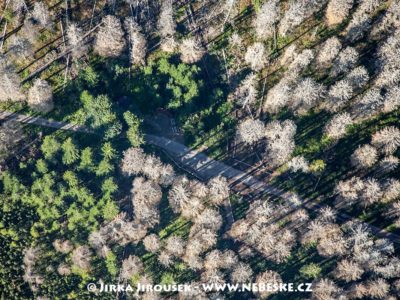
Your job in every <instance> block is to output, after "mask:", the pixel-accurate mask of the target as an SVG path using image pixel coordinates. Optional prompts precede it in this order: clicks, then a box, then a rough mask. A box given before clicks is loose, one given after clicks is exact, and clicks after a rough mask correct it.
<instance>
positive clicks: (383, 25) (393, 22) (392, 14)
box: [372, 1, 400, 36]
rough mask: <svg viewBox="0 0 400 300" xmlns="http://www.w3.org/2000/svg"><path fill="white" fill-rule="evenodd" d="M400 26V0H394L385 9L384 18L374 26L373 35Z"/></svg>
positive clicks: (389, 31) (393, 29)
mask: <svg viewBox="0 0 400 300" xmlns="http://www.w3.org/2000/svg"><path fill="white" fill-rule="evenodd" d="M399 27H400V2H398V1H392V2H390V4H389V7H388V8H387V10H386V11H385V14H384V16H383V18H382V19H381V20H380V21H379V23H378V24H377V25H376V26H374V28H373V31H372V36H377V35H378V34H383V33H391V32H393V31H395V30H396V29H397V28H399Z"/></svg>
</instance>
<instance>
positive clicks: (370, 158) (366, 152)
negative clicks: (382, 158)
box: [351, 145, 378, 168]
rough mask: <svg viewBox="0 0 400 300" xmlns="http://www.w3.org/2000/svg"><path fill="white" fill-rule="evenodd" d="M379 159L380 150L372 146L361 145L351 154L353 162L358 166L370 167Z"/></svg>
mask: <svg viewBox="0 0 400 300" xmlns="http://www.w3.org/2000/svg"><path fill="white" fill-rule="evenodd" d="M377 160H378V151H377V150H376V149H375V148H374V147H372V146H370V145H364V146H362V147H359V148H358V149H357V150H356V151H354V153H353V154H352V156H351V163H352V164H353V166H355V167H357V168H370V167H372V166H373V165H374V164H375V163H376V162H377Z"/></svg>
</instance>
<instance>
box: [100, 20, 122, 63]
mask: <svg viewBox="0 0 400 300" xmlns="http://www.w3.org/2000/svg"><path fill="white" fill-rule="evenodd" d="M124 48H125V39H124V32H123V30H122V27H121V22H120V21H119V20H118V19H117V18H116V17H115V16H111V15H108V16H105V17H104V18H103V20H102V25H101V26H100V29H99V31H98V32H97V34H96V40H95V43H94V50H95V52H96V53H98V54H99V55H100V56H104V57H118V56H119V55H120V54H121V53H122V51H123V50H124Z"/></svg>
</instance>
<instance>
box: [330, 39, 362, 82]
mask: <svg viewBox="0 0 400 300" xmlns="http://www.w3.org/2000/svg"><path fill="white" fill-rule="evenodd" d="M358 58H359V53H358V52H357V50H356V49H354V48H353V47H350V46H348V47H346V48H345V49H343V50H342V51H341V52H340V53H339V55H338V56H337V57H336V59H335V60H334V62H333V67H332V70H331V75H332V76H338V75H340V74H343V73H347V72H349V71H350V70H351V69H352V68H353V67H354V66H355V64H356V63H357V61H358Z"/></svg>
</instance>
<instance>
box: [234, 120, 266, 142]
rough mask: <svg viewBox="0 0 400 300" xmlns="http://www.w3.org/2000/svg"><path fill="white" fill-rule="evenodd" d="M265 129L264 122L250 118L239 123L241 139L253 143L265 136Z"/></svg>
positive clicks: (239, 136) (238, 130) (238, 131)
mask: <svg viewBox="0 0 400 300" xmlns="http://www.w3.org/2000/svg"><path fill="white" fill-rule="evenodd" d="M264 131H265V127H264V124H263V122H261V121H260V120H253V119H250V118H249V119H247V120H245V121H243V122H241V123H240V124H239V126H238V129H237V135H238V138H239V140H240V141H242V142H244V143H246V144H249V145H251V144H254V143H256V142H258V141H259V140H261V139H262V138H263V137H264Z"/></svg>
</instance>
